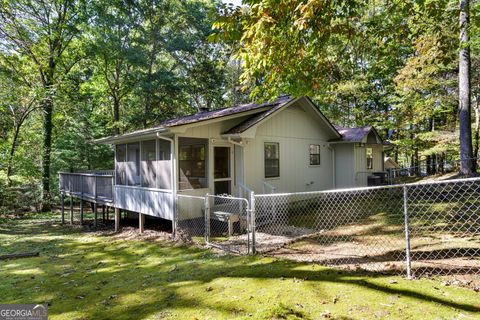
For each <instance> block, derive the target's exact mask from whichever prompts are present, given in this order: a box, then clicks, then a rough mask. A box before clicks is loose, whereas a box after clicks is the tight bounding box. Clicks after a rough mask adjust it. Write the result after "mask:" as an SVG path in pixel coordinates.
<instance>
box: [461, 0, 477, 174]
mask: <svg viewBox="0 0 480 320" xmlns="http://www.w3.org/2000/svg"><path fill="white" fill-rule="evenodd" d="M469 11H470V3H469V0H460V39H459V40H460V51H459V56H458V57H459V59H458V98H459V99H458V100H459V120H460V171H461V173H462V174H464V175H466V176H469V175H472V173H473V172H474V170H475V168H474V165H473V161H472V158H473V152H472V127H471V115H470V110H471V105H470V103H471V101H470V100H471V93H470V89H471V83H470V80H471V78H470V44H469V39H468V28H469V19H470V18H469Z"/></svg>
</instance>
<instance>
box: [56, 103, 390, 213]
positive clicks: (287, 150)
mask: <svg viewBox="0 0 480 320" xmlns="http://www.w3.org/2000/svg"><path fill="white" fill-rule="evenodd" d="M95 142H96V143H102V144H111V145H113V146H114V148H115V172H114V174H113V175H112V176H113V177H114V183H112V188H113V190H111V193H112V194H113V200H111V201H112V203H113V206H114V207H115V208H120V209H124V210H128V211H133V212H139V213H142V214H146V215H152V216H157V217H161V218H164V219H168V220H172V221H173V220H174V211H175V206H176V205H177V204H176V200H175V199H176V198H177V195H189V196H204V195H205V194H229V195H235V196H244V195H245V194H246V193H245V192H248V191H253V192H255V193H273V192H303V191H316V190H325V189H333V188H345V187H355V186H366V185H367V183H368V176H369V175H371V174H372V173H374V172H377V171H383V141H382V139H381V137H380V136H379V135H378V133H377V132H376V130H375V129H374V128H373V127H362V128H342V127H338V126H334V125H333V124H332V123H330V121H329V120H328V119H327V118H326V117H325V116H324V115H323V114H322V113H321V112H320V111H319V109H318V108H317V107H316V106H315V104H314V103H313V102H312V100H311V99H310V98H308V97H305V96H304V97H300V98H291V97H289V96H281V97H279V98H278V99H276V100H274V101H272V102H266V103H261V104H256V103H250V104H243V105H239V106H235V107H232V108H225V109H220V110H213V111H201V112H199V113H197V114H194V115H190V116H185V117H179V118H175V119H171V120H168V121H165V122H163V123H161V124H160V125H158V126H156V127H153V128H149V129H144V130H138V131H135V132H131V133H126V134H122V135H117V136H112V137H107V138H103V139H99V140H96V141H95ZM68 177H69V176H68V174H67V173H61V177H60V190H62V192H63V191H65V193H68V194H75V192H77V193H78V190H73V189H69V190H67V189H68V188H70V187H69V186H71V185H75V183H74V182H72V181H70V180H68V179H69V178H68ZM72 179H73V178H72ZM75 179H76V178H75ZM104 184H105V183H104ZM67 185H68V186H67ZM95 185H96V183H95ZM106 185H108V183H107V184H106ZM90 189H91V188H90ZM98 190H99V188H98V187H95V190H93V191H92V190H90V191H85V190H84V189H82V192H81V193H82V195H83V196H84V197H90V198H93V197H94V198H95V199H96V200H95V201H98V199H99V196H98V192H99V191H98ZM92 192H95V195H91V194H92ZM103 193H108V192H103ZM89 195H90V196H89ZM107 200H109V199H106V200H105V201H107Z"/></svg>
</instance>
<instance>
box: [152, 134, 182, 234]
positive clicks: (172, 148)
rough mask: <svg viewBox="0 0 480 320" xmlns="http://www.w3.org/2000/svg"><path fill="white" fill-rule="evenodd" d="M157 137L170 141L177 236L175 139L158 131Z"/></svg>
mask: <svg viewBox="0 0 480 320" xmlns="http://www.w3.org/2000/svg"><path fill="white" fill-rule="evenodd" d="M157 138H158V139H160V140H165V141H169V142H170V161H171V162H172V165H171V170H172V174H171V175H170V184H171V186H172V209H173V221H172V233H173V236H174V237H175V233H176V229H177V218H178V217H177V209H176V207H177V206H176V200H177V188H176V186H175V181H177V179H176V175H177V171H176V169H175V161H176V159H175V140H173V139H172V138H167V137H163V136H161V135H160V132H157Z"/></svg>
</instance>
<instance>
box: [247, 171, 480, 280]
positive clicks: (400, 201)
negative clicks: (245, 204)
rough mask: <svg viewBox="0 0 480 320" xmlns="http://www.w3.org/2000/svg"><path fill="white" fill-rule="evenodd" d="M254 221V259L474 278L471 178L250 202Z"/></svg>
mask: <svg viewBox="0 0 480 320" xmlns="http://www.w3.org/2000/svg"><path fill="white" fill-rule="evenodd" d="M255 216H256V220H255V222H256V230H255V235H256V236H255V238H256V242H255V248H256V250H257V251H258V252H263V253H269V254H273V255H275V256H281V257H286V258H290V259H295V260H301V261H315V262H319V263H321V264H324V265H330V266H341V267H345V268H349V269H350V268H351V269H365V270H369V271H379V272H391V273H396V274H408V275H412V276H416V277H421V276H425V275H450V274H477V275H478V274H480V179H478V178H475V179H459V180H451V181H442V182H433V183H423V184H410V185H403V186H386V187H372V188H358V189H349V190H332V191H318V192H307V193H284V194H268V195H255ZM408 261H410V263H408Z"/></svg>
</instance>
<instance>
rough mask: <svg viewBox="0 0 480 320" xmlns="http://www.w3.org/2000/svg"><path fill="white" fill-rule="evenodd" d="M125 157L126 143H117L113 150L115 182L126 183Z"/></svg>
mask: <svg viewBox="0 0 480 320" xmlns="http://www.w3.org/2000/svg"><path fill="white" fill-rule="evenodd" d="M126 157H127V145H125V144H118V145H116V150H115V176H116V180H117V181H116V184H118V185H126V184H127V181H126Z"/></svg>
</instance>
